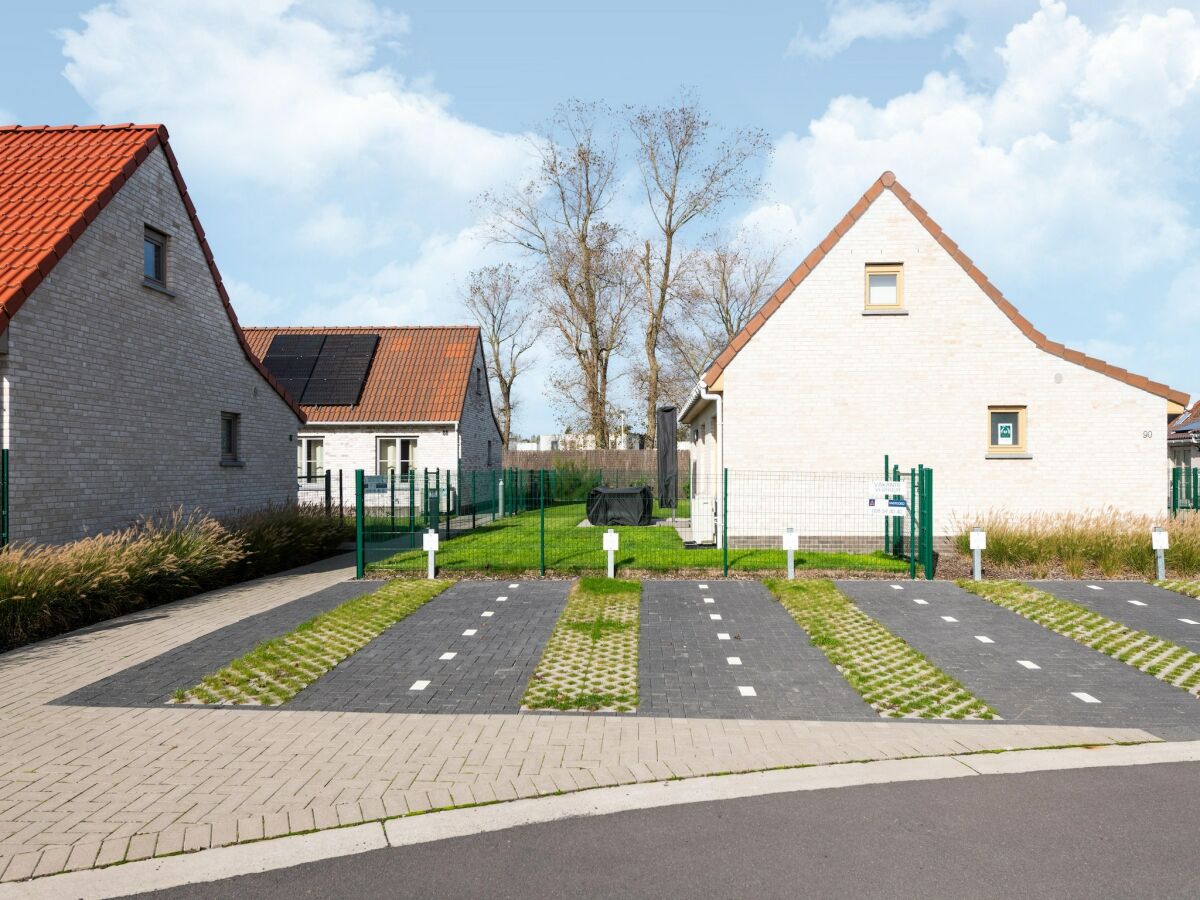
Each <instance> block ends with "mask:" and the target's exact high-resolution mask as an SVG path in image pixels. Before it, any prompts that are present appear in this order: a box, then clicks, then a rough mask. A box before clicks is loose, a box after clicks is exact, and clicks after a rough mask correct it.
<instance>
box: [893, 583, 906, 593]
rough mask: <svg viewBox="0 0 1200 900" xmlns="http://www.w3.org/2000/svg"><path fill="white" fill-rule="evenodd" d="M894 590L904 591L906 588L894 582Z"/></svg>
mask: <svg viewBox="0 0 1200 900" xmlns="http://www.w3.org/2000/svg"><path fill="white" fill-rule="evenodd" d="M892 590H893V591H902V590H904V588H902V587H901V586H900V585H898V584H893V585H892Z"/></svg>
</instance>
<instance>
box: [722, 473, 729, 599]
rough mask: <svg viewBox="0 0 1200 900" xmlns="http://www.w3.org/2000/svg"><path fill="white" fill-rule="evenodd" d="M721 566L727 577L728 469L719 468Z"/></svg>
mask: <svg viewBox="0 0 1200 900" xmlns="http://www.w3.org/2000/svg"><path fill="white" fill-rule="evenodd" d="M721 568H722V569H724V571H725V577H726V578H728V577H729V470H728V469H722V470H721Z"/></svg>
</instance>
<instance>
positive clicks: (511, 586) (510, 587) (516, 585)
mask: <svg viewBox="0 0 1200 900" xmlns="http://www.w3.org/2000/svg"><path fill="white" fill-rule="evenodd" d="M508 587H509V589H510V590H511V589H512V588H515V587H520V585H519V584H510V585H509V586H508Z"/></svg>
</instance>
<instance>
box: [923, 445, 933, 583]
mask: <svg viewBox="0 0 1200 900" xmlns="http://www.w3.org/2000/svg"><path fill="white" fill-rule="evenodd" d="M925 580H926V581H932V580H933V469H926V470H925Z"/></svg>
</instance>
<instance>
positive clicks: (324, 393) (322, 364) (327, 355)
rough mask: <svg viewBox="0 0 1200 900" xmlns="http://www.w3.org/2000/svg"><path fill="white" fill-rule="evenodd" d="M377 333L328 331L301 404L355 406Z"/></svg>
mask: <svg viewBox="0 0 1200 900" xmlns="http://www.w3.org/2000/svg"><path fill="white" fill-rule="evenodd" d="M378 345H379V335H377V334H329V335H325V343H324V344H323V345H322V347H321V354H320V356H319V357H318V358H317V363H316V365H315V366H314V367H313V368H312V372H311V374H310V375H309V378H308V385H307V386H306V387H305V388H304V393H303V395H302V398H301V400H300V403H301V404H303V405H304V406H354V405H355V404H356V403H358V398H359V397H360V396H361V395H362V389H363V384H364V382H365V381H366V378H367V372H368V371H369V370H370V368H371V360H372V359H374V357H375V348H376V347H377V346H378Z"/></svg>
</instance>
